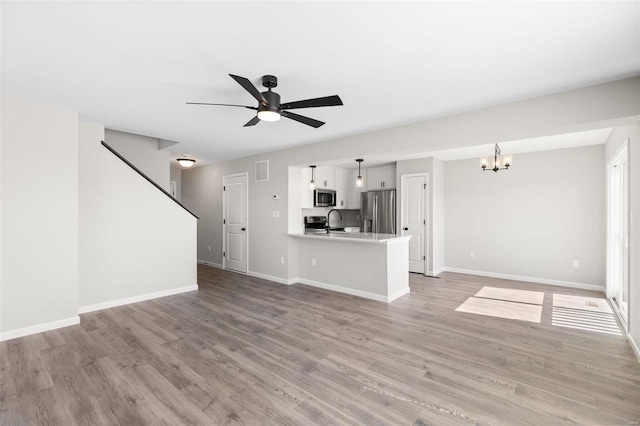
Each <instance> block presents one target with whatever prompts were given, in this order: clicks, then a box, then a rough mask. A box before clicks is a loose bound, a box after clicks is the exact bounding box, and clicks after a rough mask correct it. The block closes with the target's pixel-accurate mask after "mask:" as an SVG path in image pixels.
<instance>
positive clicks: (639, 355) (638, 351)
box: [627, 333, 640, 362]
mask: <svg viewBox="0 0 640 426" xmlns="http://www.w3.org/2000/svg"><path fill="white" fill-rule="evenodd" d="M627 340H628V341H629V343H630V344H631V349H633V352H634V353H635V354H636V358H638V362H640V349H639V348H638V345H637V344H636V342H635V341H634V340H633V337H631V334H629V333H627Z"/></svg>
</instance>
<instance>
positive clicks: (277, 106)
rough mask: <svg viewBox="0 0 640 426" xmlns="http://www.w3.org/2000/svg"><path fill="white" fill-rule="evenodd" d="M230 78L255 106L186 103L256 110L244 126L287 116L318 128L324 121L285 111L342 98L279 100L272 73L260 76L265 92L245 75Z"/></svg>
mask: <svg viewBox="0 0 640 426" xmlns="http://www.w3.org/2000/svg"><path fill="white" fill-rule="evenodd" d="M229 76H230V77H231V78H233V79H234V80H235V81H236V82H237V83H238V84H239V85H240V86H242V87H243V88H244V89H245V90H246V91H247V92H249V94H251V96H253V97H254V98H255V99H256V100H257V101H258V106H257V107H252V106H248V105H235V104H214V103H206V102H187V104H188V105H217V106H232V107H240V108H247V109H252V110H255V111H258V113H257V114H256V116H255V117H253V118H252V119H251V120H249V121H248V122H247V124H245V125H244V127H250V126H255V125H256V124H258V123H259V122H260V121H269V122H273V121H278V120H280V117H285V118H289V119H291V120H294V121H297V122H299V123H302V124H306V125H307V126H311V127H314V128H316V129H317V128H318V127H320V126H322V125H324V124H325V123H324V122H323V121H319V120H315V119H313V118H309V117H305V116H302V115H299V114H295V113H293V112H290V111H287V110H290V109H299V108H319V107H326V106H339V105H343V104H342V99H340V96H338V95H333V96H325V97H323V98H314V99H305V100H302V101H295V102H286V103H281V102H280V95H279V94H278V93H276V92H274V91H272V90H271V89H273V88H274V87H277V86H278V78H277V77H276V76H274V75H264V76H262V85H263V86H264V87H266V88H267V90H266V91H265V92H260V91H259V90H258V89H257V88H256V87H255V86H254V85H253V84H252V83H251V81H249V80H248V79H247V78H245V77H240V76H238V75H234V74H229Z"/></svg>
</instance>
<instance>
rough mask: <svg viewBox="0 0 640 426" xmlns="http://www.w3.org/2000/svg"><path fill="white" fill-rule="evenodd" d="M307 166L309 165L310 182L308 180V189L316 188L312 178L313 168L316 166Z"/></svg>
mask: <svg viewBox="0 0 640 426" xmlns="http://www.w3.org/2000/svg"><path fill="white" fill-rule="evenodd" d="M309 167H311V182H309V189H316V181H315V180H313V170H314V169H315V168H316V166H309Z"/></svg>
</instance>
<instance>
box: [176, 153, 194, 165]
mask: <svg viewBox="0 0 640 426" xmlns="http://www.w3.org/2000/svg"><path fill="white" fill-rule="evenodd" d="M195 163H196V160H194V159H193V158H189V157H188V156H187V154H184V155H183V156H182V157H180V158H178V164H180V165H181V166H182V167H187V168H188V167H191V166H193V165H194V164H195Z"/></svg>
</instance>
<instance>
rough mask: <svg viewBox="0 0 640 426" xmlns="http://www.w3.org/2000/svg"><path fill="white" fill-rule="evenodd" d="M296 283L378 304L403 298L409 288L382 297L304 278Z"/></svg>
mask: <svg viewBox="0 0 640 426" xmlns="http://www.w3.org/2000/svg"><path fill="white" fill-rule="evenodd" d="M297 282H299V283H300V284H305V285H309V286H312V287H318V288H322V289H325V290H331V291H336V292H338V293H344V294H349V295H351V296H358V297H363V298H365V299H371V300H375V301H378V302H385V303H390V302H392V301H394V300H395V299H397V298H398V297H400V296H403V295H405V294H407V293H409V291H410V290H409V287H407V288H406V289H402V290H400V291H398V292H396V293H394V294H392V295H390V296H383V295H381V294H375V293H369V292H368V291H362V290H355V289H352V288H348V287H342V286H339V285H335V284H327V283H323V282H320V281H313V280H308V279H306V278H298V279H297Z"/></svg>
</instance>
